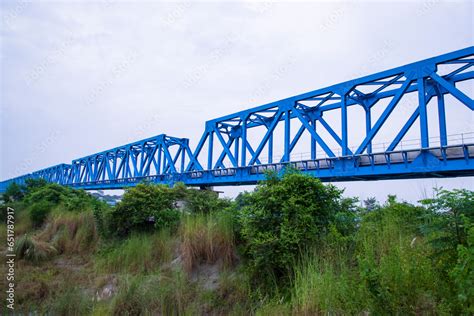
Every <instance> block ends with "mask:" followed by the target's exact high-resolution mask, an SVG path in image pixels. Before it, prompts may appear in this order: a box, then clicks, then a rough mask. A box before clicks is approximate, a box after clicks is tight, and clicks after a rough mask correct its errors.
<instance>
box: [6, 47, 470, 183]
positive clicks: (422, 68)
mask: <svg viewBox="0 0 474 316" xmlns="http://www.w3.org/2000/svg"><path fill="white" fill-rule="evenodd" d="M473 65H474V47H468V48H465V49H462V50H458V51H455V52H452V53H448V54H444V55H441V56H437V57H434V58H430V59H426V60H423V61H419V62H415V63H412V64H408V65H405V66H402V67H398V68H394V69H391V70H386V71H383V72H380V73H376V74H373V75H369V76H365V77H362V78H359V79H354V80H350V81H347V82H343V83H340V84H336V85H332V86H329V87H326V88H322V89H318V90H314V91H311V92H307V93H304V94H300V95H297V96H293V97H289V98H286V99H283V100H279V101H275V102H272V103H269V104H265V105H262V106H258V107H255V108H251V109H248V110H244V111H240V112H237V113H234V114H229V115H226V116H223V117H220V118H216V119H212V120H209V121H207V122H206V124H205V130H204V133H203V135H202V137H201V139H200V141H199V143H198V144H197V147H196V148H195V150H194V152H192V151H191V149H190V148H189V141H188V139H183V138H174V137H169V136H166V135H159V136H156V137H152V138H148V139H145V140H141V141H138V142H135V143H132V144H128V145H125V146H120V147H117V148H114V149H111V150H107V151H103V152H101V153H97V154H94V155H90V156H87V157H83V158H80V159H76V160H73V161H72V164H71V165H67V164H61V165H57V166H54V167H50V168H47V169H43V170H40V171H37V172H34V173H32V174H28V175H25V176H22V177H18V178H15V179H11V180H8V181H4V182H2V183H0V191H1V190H4V189H5V188H6V186H7V185H8V184H9V183H11V182H17V183H23V182H24V180H25V179H26V178H31V177H39V178H44V179H46V180H48V181H51V182H56V183H59V184H64V185H71V186H74V187H82V188H85V189H101V188H102V189H103V188H123V187H127V186H131V185H135V184H136V183H138V182H140V181H143V180H149V181H153V182H158V183H173V182H176V181H182V182H184V183H185V184H188V185H233V184H254V183H256V182H257V181H259V180H261V179H262V178H263V173H262V172H260V171H261V170H267V169H274V170H281V169H282V168H285V167H286V166H288V165H293V166H294V167H296V168H298V169H300V170H302V172H305V173H308V174H311V175H314V176H317V177H319V178H321V179H322V180H323V181H338V180H341V181H342V180H369V179H385V178H420V177H427V176H430V177H433V176H442V177H450V176H467V175H473V174H474V158H473V151H474V149H473V147H472V144H469V143H467V144H466V143H464V142H463V143H461V144H451V143H450V140H449V138H448V135H447V128H446V125H447V124H446V121H447V120H448V119H449V118H448V117H446V105H445V96H446V95H449V96H451V97H453V98H454V99H456V100H457V101H458V102H459V103H461V104H462V105H463V106H465V107H467V108H468V109H469V110H470V111H471V113H472V111H474V102H473V100H472V98H471V97H469V96H468V95H466V94H465V93H464V92H462V91H461V90H460V89H459V88H458V87H457V84H459V83H460V82H470V83H472V79H473V78H474V71H472V68H471V67H472V66H473ZM407 95H416V96H417V101H418V102H417V106H416V107H415V109H414V110H413V112H412V113H411V114H410V115H407V119H406V122H405V124H404V125H403V127H402V128H400V129H398V130H397V131H396V136H395V137H394V138H393V139H391V140H390V143H389V145H388V146H387V147H386V148H384V149H383V150H382V151H380V152H377V150H374V147H373V146H374V144H373V141H374V138H375V137H376V136H377V135H378V133H379V131H380V129H381V128H382V127H383V126H387V125H389V126H391V124H392V123H391V120H390V119H391V117H390V115H391V114H392V112H393V111H394V110H395V109H396V108H397V107H400V105H399V104H400V100H402V99H403V98H404V97H406V96H407ZM431 100H435V101H436V103H437V113H438V114H437V115H438V117H437V121H438V122H437V124H438V126H439V133H438V134H439V143H436V144H435V143H433V142H432V141H431V138H430V135H429V129H428V124H429V122H428V115H427V107H428V105H429V104H430V101H431ZM431 103H433V102H431ZM379 104H381V105H382V106H383V111H382V113H381V114H380V116H379V117H378V118H377V119H376V120H374V122H372V117H373V108H374V107H375V106H376V105H379ZM354 106H356V107H361V108H362V109H363V111H364V112H365V122H363V123H362V124H364V125H365V135H363V137H362V139H361V140H360V141H359V142H357V143H356V144H355V146H354V143H353V142H352V146H349V140H351V139H353V138H354V136H355V135H354V134H353V133H354V131H352V130H351V129H350V128H349V124H348V122H349V119H351V118H350V116H349V114H348V109H349V108H350V107H354ZM430 106H431V105H430ZM327 113H337V116H338V118H339V119H338V120H336V123H334V122H330V121H328V120H326V118H325V117H326V115H327ZM416 121H419V124H418V125H419V131H418V135H419V138H420V140H421V141H420V145H419V147H418V148H415V149H414V150H403V148H401V147H400V142H401V141H402V139H404V137H405V135H406V134H407V132H408V131H409V130H410V129H411V128H412V127H413V125H414V123H415V122H416ZM292 125H295V126H297V127H298V130H297V132H296V133H292V131H291V126H292ZM316 126H319V128H322V129H324V130H325V132H326V133H325V135H329V136H324V135H323V134H321V133H319V132H317V129H316ZM259 127H260V128H263V130H264V131H263V133H261V134H259V135H258V136H257V143H256V144H255V142H254V144H253V145H252V143H251V142H250V141H249V139H248V134H249V132H251V131H252V130H253V129H256V128H259ZM277 128H281V129H282V131H283V136H281V137H279V136H278V135H277V134H276V132H275V131H276V130H277ZM292 134H293V135H292ZM304 134H306V135H309V137H310V141H309V144H308V150H309V152H310V157H309V159H307V160H302V159H300V160H301V161H296V159H295V158H292V152H293V150H294V148H295V147H296V146H297V145H298V144H300V143H301V137H302V135H304ZM275 142H279V144H280V146H281V145H282V146H281V147H282V148H283V152H282V156H281V158H280V159H278V160H277V161H274V160H275V157H276V155H275V150H274V147H275V146H274V143H275ZM329 142H332V143H336V144H337V146H336V148H333V147H331V146H330V145H329ZM216 145H217V146H216ZM173 146H176V147H175V148H178V149H177V150H176V151H175V152H173V153H171V151H170V148H171V147H173ZM216 147H219V149H216ZM317 147H320V148H321V150H322V151H323V154H322V155H321V154H319V153H318V152H317ZM264 150H266V151H267V157H265V159H264V158H263V157H262V156H263V155H262V152H263V151H264ZM206 151H207V152H206ZM394 157H395V158H394Z"/></svg>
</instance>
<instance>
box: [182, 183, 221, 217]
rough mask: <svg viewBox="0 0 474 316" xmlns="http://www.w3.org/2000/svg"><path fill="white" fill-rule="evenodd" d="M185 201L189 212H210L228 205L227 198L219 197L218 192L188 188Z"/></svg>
mask: <svg viewBox="0 0 474 316" xmlns="http://www.w3.org/2000/svg"><path fill="white" fill-rule="evenodd" d="M185 201H186V209H187V210H189V211H190V212H191V213H212V212H217V211H219V210H222V209H224V208H226V207H228V206H230V201H229V200H226V199H220V198H219V195H218V193H216V192H213V191H209V190H193V189H189V190H187V192H186V196H185Z"/></svg>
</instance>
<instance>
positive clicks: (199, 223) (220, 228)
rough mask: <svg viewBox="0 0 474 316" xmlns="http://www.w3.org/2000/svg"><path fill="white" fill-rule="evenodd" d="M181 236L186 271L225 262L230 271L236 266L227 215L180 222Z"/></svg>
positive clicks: (203, 215)
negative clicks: (233, 265) (230, 267)
mask: <svg viewBox="0 0 474 316" xmlns="http://www.w3.org/2000/svg"><path fill="white" fill-rule="evenodd" d="M179 233H180V237H181V253H182V256H183V263H184V268H185V270H186V271H188V272H190V271H191V270H192V269H193V267H195V266H196V265H197V264H199V263H210V264H213V263H216V262H217V261H218V260H222V264H223V265H224V266H227V267H228V266H230V265H232V264H233V263H234V261H235V258H236V256H235V242H234V233H233V229H232V221H231V218H230V217H229V216H227V215H226V214H193V215H187V216H185V217H184V218H183V219H182V221H181V226H180V230H179Z"/></svg>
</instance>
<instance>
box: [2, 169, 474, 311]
mask: <svg viewBox="0 0 474 316" xmlns="http://www.w3.org/2000/svg"><path fill="white" fill-rule="evenodd" d="M342 193H343V192H342V191H341V190H338V189H337V188H335V187H334V186H331V185H323V184H322V183H320V181H319V180H317V179H314V178H311V177H308V176H304V175H302V174H299V173H297V172H294V171H288V172H286V173H285V174H283V175H281V176H279V177H278V176H277V175H269V176H268V179H267V180H266V181H264V182H262V183H261V184H259V185H258V186H257V188H256V189H255V190H254V191H253V192H246V193H242V194H240V195H239V196H238V197H237V198H236V199H235V200H234V201H230V200H226V199H220V198H218V196H217V194H215V193H214V192H209V191H199V190H193V189H187V188H186V187H185V186H183V185H182V184H177V185H175V186H174V187H173V188H170V187H168V186H163V185H154V184H147V183H144V184H140V185H138V186H136V187H135V188H130V189H127V190H126V192H125V195H124V197H123V199H122V201H121V202H120V203H118V205H116V206H114V207H112V206H109V205H107V204H105V203H104V202H101V201H98V200H97V199H96V198H94V197H92V196H91V195H89V194H87V193H86V192H84V191H80V190H73V189H70V188H66V187H61V186H58V185H55V184H48V183H46V182H44V181H42V180H29V181H28V182H27V184H26V185H25V186H18V185H12V186H10V187H9V188H8V190H7V192H6V194H4V196H3V200H4V201H5V203H4V205H2V210H3V211H2V213H1V216H2V218H3V219H5V218H4V217H5V214H6V212H5V211H4V210H6V207H7V206H11V207H13V208H15V211H16V212H15V216H16V227H15V228H16V234H17V240H16V245H15V252H16V254H17V259H18V260H19V261H18V262H17V270H16V274H17V279H16V283H17V288H16V310H17V311H18V312H19V311H21V312H38V313H49V314H54V315H86V314H90V315H107V314H110V315H112V314H124V315H141V314H145V315H146V314H165V315H168V314H236V315H248V314H256V315H275V314H278V315H295V314H302V315H314V314H328V313H329V314H366V313H369V314H375V315H379V314H412V315H414V314H416V315H418V314H460V315H471V314H473V313H474V290H473V289H474V225H473V223H474V192H471V191H468V190H454V191H445V190H437V191H435V196H434V197H433V198H431V199H425V200H423V201H420V203H419V204H418V205H412V204H409V203H405V202H400V201H397V199H396V198H395V197H393V196H389V198H388V200H387V201H386V202H385V203H384V204H382V205H380V204H379V203H378V202H377V201H376V200H375V199H368V200H366V201H364V202H363V203H360V202H358V201H357V199H348V198H344V197H343V195H342ZM177 201H184V207H178V203H177ZM5 231H6V229H5V225H4V224H2V226H1V227H0V232H1V233H0V237H1V238H4V239H5V238H6V237H5ZM2 245H4V243H2ZM2 247H3V246H2ZM0 250H2V249H0ZM2 282H5V280H3V281H2ZM1 295H5V294H4V293H2V294H1ZM0 299H2V300H4V297H0Z"/></svg>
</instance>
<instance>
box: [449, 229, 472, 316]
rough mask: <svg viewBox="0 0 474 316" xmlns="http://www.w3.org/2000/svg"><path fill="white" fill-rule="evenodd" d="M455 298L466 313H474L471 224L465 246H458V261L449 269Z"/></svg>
mask: <svg viewBox="0 0 474 316" xmlns="http://www.w3.org/2000/svg"><path fill="white" fill-rule="evenodd" d="M450 274H451V277H452V278H453V279H454V283H455V286H456V292H457V295H456V298H457V300H458V302H459V304H460V306H461V307H462V308H461V309H462V310H463V311H464V312H466V313H467V314H470V315H474V226H473V225H472V224H471V227H470V229H469V233H468V240H467V246H463V245H459V246H458V262H457V264H456V266H455V267H454V268H453V270H452V271H451V273H450Z"/></svg>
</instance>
